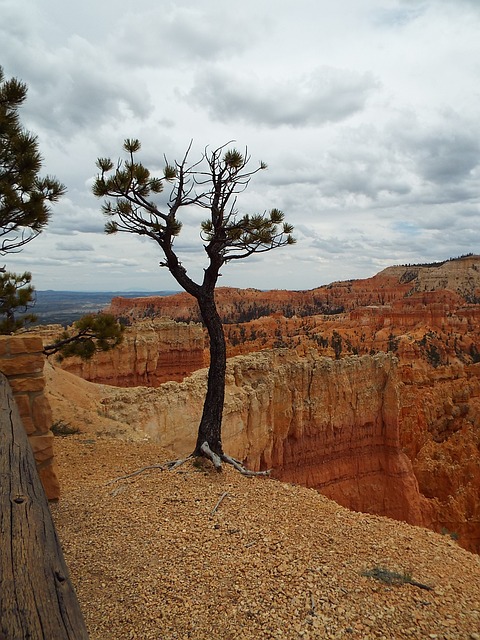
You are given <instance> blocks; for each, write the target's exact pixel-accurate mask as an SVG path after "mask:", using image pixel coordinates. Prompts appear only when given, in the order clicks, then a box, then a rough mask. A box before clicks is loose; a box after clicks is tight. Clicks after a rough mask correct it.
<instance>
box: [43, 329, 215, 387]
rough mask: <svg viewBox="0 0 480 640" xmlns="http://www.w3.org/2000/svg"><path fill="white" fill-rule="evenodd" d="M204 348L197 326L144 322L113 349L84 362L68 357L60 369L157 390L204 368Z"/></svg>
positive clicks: (119, 384)
mask: <svg viewBox="0 0 480 640" xmlns="http://www.w3.org/2000/svg"><path fill="white" fill-rule="evenodd" d="M48 340H49V341H50V340H51V336H48ZM204 349H205V345H204V335H203V329H202V327H201V326H200V325H198V324H185V323H179V322H174V321H173V320H169V319H168V318H163V319H157V320H144V321H142V322H137V323H136V324H135V325H134V326H133V327H127V328H126V330H125V333H124V340H123V342H122V344H121V345H120V346H119V347H117V348H116V349H113V350H112V351H104V352H100V353H97V354H95V356H94V357H93V358H92V359H91V360H88V361H84V360H81V359H80V358H68V359H66V360H64V361H63V362H62V364H61V366H62V368H64V369H65V370H66V371H70V372H71V373H75V374H76V375H78V376H80V377H82V378H84V379H85V380H89V381H91V382H97V383H101V384H111V385H115V386H118V387H132V386H137V385H145V386H150V387H158V386H159V385H160V384H162V383H163V382H166V381H167V380H178V381H181V380H183V379H184V378H185V377H186V376H188V375H190V373H192V371H195V370H197V369H201V368H202V367H204V366H205V360H204Z"/></svg>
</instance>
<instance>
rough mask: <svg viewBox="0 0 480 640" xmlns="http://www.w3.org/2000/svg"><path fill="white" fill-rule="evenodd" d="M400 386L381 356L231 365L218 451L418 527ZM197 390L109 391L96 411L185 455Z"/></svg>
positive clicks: (420, 505) (284, 356) (281, 355)
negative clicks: (133, 423)
mask: <svg viewBox="0 0 480 640" xmlns="http://www.w3.org/2000/svg"><path fill="white" fill-rule="evenodd" d="M401 386H402V383H401V382H400V380H399V378H398V375H397V370H396V361H395V359H394V358H392V357H391V356H388V355H385V354H378V355H376V356H373V357H371V356H364V357H361V358H359V357H352V358H345V359H342V360H338V361H334V360H330V359H328V358H322V357H319V356H318V354H316V353H315V352H311V353H310V354H308V356H306V357H300V356H298V355H297V354H296V353H294V352H291V351H288V350H274V351H264V352H260V353H256V354H251V355H249V356H241V357H236V358H232V359H231V360H229V363H228V373H227V398H226V403H225V412H224V426H223V440H224V447H225V449H226V450H227V451H228V452H229V453H230V454H232V455H234V456H235V457H238V458H240V459H242V460H245V461H246V463H247V465H249V466H250V467H252V468H254V469H259V468H267V467H268V468H272V469H273V475H274V476H275V477H277V478H280V479H282V480H285V481H289V482H296V483H299V484H303V485H306V486H309V487H314V488H316V489H318V490H319V491H321V492H322V493H324V494H325V495H327V496H328V497H331V498H333V499H334V500H336V501H338V502H339V503H340V504H343V505H344V506H347V507H349V508H352V509H356V510H359V511H365V512H368V513H376V514H381V515H387V516H390V517H393V518H397V519H400V520H405V521H406V522H409V523H411V524H426V523H427V520H428V517H427V515H426V514H427V512H428V509H429V507H428V501H427V500H426V499H425V498H423V497H422V496H421V494H420V492H419V490H418V484H417V481H416V478H415V475H414V473H413V469H412V465H411V463H410V461H409V459H408V458H407V456H406V455H405V454H404V453H403V452H402V450H401V446H400V439H399V430H398V425H399V423H398V419H399V410H400V403H399V391H400V387H401ZM204 391H205V371H200V372H197V373H195V374H194V375H192V376H191V377H190V378H188V379H187V380H185V381H184V382H183V383H181V384H178V383H174V382H168V383H166V384H164V385H162V386H161V387H159V388H158V389H137V390H133V389H131V390H129V391H128V393H125V392H118V393H117V394H114V395H113V396H111V397H109V398H108V399H105V400H104V403H103V407H104V412H105V415H106V416H107V417H108V418H110V419H112V418H113V419H116V420H119V421H122V422H125V421H127V422H128V421H130V420H137V421H138V420H141V422H142V426H143V428H144V429H145V431H146V432H147V433H148V434H149V436H150V437H151V438H152V439H154V440H155V441H158V442H160V443H161V444H162V445H163V446H165V447H169V448H171V449H172V450H173V451H174V452H175V453H177V454H178V455H184V454H188V453H189V452H190V451H191V450H192V449H193V448H194V444H195V438H196V429H197V425H198V421H199V418H200V414H201V409H202V404H203V397H204Z"/></svg>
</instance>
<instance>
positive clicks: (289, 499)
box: [52, 434, 480, 640]
mask: <svg viewBox="0 0 480 640" xmlns="http://www.w3.org/2000/svg"><path fill="white" fill-rule="evenodd" d="M56 456H57V461H58V467H59V476H60V481H61V485H62V498H61V500H60V502H59V503H58V504H55V505H52V512H53V515H54V520H55V523H56V526H57V530H58V532H59V536H60V539H61V541H62V544H63V548H64V552H65V556H66V560H67V564H68V565H69V567H70V571H71V574H72V579H73V582H74V584H75V587H76V590H77V594H78V597H79V600H80V603H81V606H82V609H83V612H84V615H85V618H86V622H87V626H88V629H89V632H90V637H91V639H92V640H110V639H111V640H124V639H125V640H126V639H138V640H149V639H152V640H153V639H155V640H173V639H182V640H183V639H187V638H193V639H195V640H202V639H207V638H208V639H209V640H216V639H222V640H234V639H235V640H236V639H238V640H248V639H255V640H259V639H270V638H281V639H285V640H289V639H292V640H293V639H303V640H306V639H308V638H351V639H352V640H353V639H361V640H368V639H369V638H392V639H393V638H395V639H398V638H421V639H422V640H423V639H425V638H427V639H428V638H442V639H455V640H456V639H467V640H480V557H479V556H476V555H474V554H471V553H469V552H467V551H465V550H463V549H461V548H460V547H458V546H457V544H456V543H455V542H454V541H452V540H451V539H450V538H448V537H445V536H440V535H437V534H435V533H433V532H431V531H427V530H424V529H421V528H417V527H411V526H408V525H405V524H403V523H399V522H395V521H392V520H389V519H387V518H381V517H376V516H368V515H364V514H357V513H353V512H350V511H348V510H346V509H344V508H342V507H340V506H338V505H337V504H336V503H334V502H331V501H329V500H327V499H326V498H324V497H323V496H321V495H319V494H318V493H316V492H315V491H313V490H309V489H305V488H302V487H299V486H292V485H289V484H284V483H280V482H277V481H274V480H270V479H264V478H253V479H249V478H245V477H243V476H241V475H240V474H238V473H237V472H235V471H233V469H230V468H227V469H225V471H224V472H223V473H221V474H217V473H215V472H214V471H213V470H212V469H211V468H210V466H209V465H208V464H207V463H205V464H202V463H192V462H187V463H185V464H184V465H183V466H182V467H180V468H179V469H178V470H176V471H173V472H169V471H161V470H158V469H157V470H150V471H146V472H145V473H142V474H140V475H137V476H134V477H130V478H126V479H122V480H117V481H115V482H111V481H112V480H114V479H115V478H118V476H123V475H125V474H127V473H129V472H132V471H134V470H136V469H138V468H141V467H143V466H145V465H150V464H155V463H161V462H164V461H166V460H167V459H168V454H167V453H166V452H165V451H163V450H162V449H160V448H159V447H158V446H156V445H152V444H151V443H146V442H145V443H141V442H122V441H119V440H115V439H113V438H102V437H90V436H88V435H85V434H83V435H76V436H70V437H65V438H57V439H56ZM380 567H381V568H383V569H386V570H388V571H390V572H395V573H397V574H401V575H402V576H404V578H403V579H402V580H399V579H398V578H397V580H396V581H395V580H393V582H392V583H385V582H382V581H380V580H378V579H375V578H373V577H367V576H365V575H362V574H363V573H365V572H368V571H372V570H377V571H378V568H380ZM374 572H375V571H374ZM392 578H394V576H392ZM405 580H407V582H405ZM408 581H416V582H418V583H420V584H421V585H424V586H428V587H431V590H428V589H424V588H421V586H417V585H415V584H411V582H408Z"/></svg>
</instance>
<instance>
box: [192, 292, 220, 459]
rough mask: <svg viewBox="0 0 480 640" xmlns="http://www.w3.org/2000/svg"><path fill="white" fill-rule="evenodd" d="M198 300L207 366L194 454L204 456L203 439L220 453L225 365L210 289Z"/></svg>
mask: <svg viewBox="0 0 480 640" xmlns="http://www.w3.org/2000/svg"><path fill="white" fill-rule="evenodd" d="M197 301H198V305H199V307H200V313H201V315H202V319H203V322H204V323H205V326H206V328H207V331H208V335H209V338H210V368H209V370H208V384H207V394H206V396H205V402H204V404H203V413H202V419H201V421H200V425H199V427H198V437H197V444H196V446H195V451H194V455H203V454H202V451H201V446H202V445H203V444H204V443H205V442H206V443H207V444H208V446H209V448H210V449H211V450H212V451H213V452H214V453H216V454H217V455H218V456H222V455H223V448H222V415H223V403H224V400H225V372H226V368H227V349H226V345H225V334H224V332H223V326H222V321H221V319H220V316H219V314H218V311H217V307H216V304H215V298H214V293H213V291H212V293H211V294H208V295H202V296H199V297H198V298H197Z"/></svg>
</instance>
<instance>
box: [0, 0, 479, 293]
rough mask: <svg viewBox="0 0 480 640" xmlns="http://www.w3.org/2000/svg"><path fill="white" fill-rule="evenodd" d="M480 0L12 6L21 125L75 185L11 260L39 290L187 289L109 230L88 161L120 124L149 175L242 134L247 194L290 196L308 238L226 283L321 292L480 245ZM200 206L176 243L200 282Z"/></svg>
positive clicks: (3, 26)
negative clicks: (21, 85) (136, 143)
mask: <svg viewBox="0 0 480 640" xmlns="http://www.w3.org/2000/svg"><path fill="white" fill-rule="evenodd" d="M479 7H480V4H479V3H478V2H477V0H391V1H389V2H388V3H386V2H385V1H384V0H362V2H358V0H341V1H340V2H338V3H326V2H317V1H314V0H298V2H296V3H295V5H292V3H291V2H288V1H287V0H278V2H276V3H275V7H274V9H272V5H268V6H267V4H266V3H259V2H256V1H254V0H245V2H244V3H243V4H242V7H241V10H240V11H239V10H237V9H235V8H234V7H233V6H231V5H228V4H225V3H219V2H218V0H205V2H202V3H198V2H194V1H193V0H178V1H177V2H175V3H161V4H159V3H156V2H154V0H138V1H137V3H136V4H135V7H133V6H132V5H131V3H130V2H126V0H117V1H116V2H115V3H114V2H113V0H105V2H102V3H98V2H96V1H94V0H85V1H84V2H82V3H77V4H73V5H71V6H69V9H68V11H65V5H64V3H63V2H62V1H61V0H42V3H38V2H35V0H22V2H18V1H17V0H3V1H2V21H1V23H0V39H1V42H2V45H3V47H2V60H0V64H2V65H3V66H4V68H5V72H6V74H7V75H8V76H16V77H18V78H20V79H22V80H24V81H25V82H26V83H27V84H28V87H29V95H28V100H27V103H26V105H25V106H24V107H23V108H22V112H21V117H22V122H24V123H25V125H26V126H27V127H28V128H29V129H31V130H32V131H34V132H35V133H36V134H37V135H38V137H39V142H40V148H41V151H42V154H43V155H44V158H45V162H44V173H53V174H55V175H56V176H57V177H58V178H59V179H60V180H61V181H63V182H65V183H66V185H67V187H68V194H67V196H66V197H65V198H63V199H62V201H61V203H59V204H58V205H57V206H55V207H54V210H53V215H52V219H51V223H50V225H49V227H48V229H47V230H46V231H45V232H44V233H43V234H42V235H41V236H40V237H39V238H38V239H36V240H35V241H34V242H32V243H30V244H29V245H28V246H27V247H26V248H25V250H24V251H23V252H22V253H20V254H16V255H14V256H13V255H12V256H9V259H8V268H9V269H11V270H21V269H29V270H31V271H32V272H33V274H34V280H35V283H36V285H37V287H38V288H57V289H68V288H75V289H85V290H87V289H92V288H93V289H110V290H115V289H116V290H118V289H119V288H125V289H148V288H150V289H156V290H158V289H172V288H175V287H176V285H175V283H174V282H173V281H172V280H171V277H170V276H169V274H168V272H167V271H166V270H165V269H160V268H159V267H158V263H159V261H160V260H161V255H160V253H159V249H158V247H157V246H156V245H155V244H154V243H152V242H148V241H146V240H141V239H139V238H138V237H128V236H125V235H123V236H121V235H117V236H115V237H106V236H105V235H104V234H103V226H104V219H103V216H102V214H101V211H100V208H101V202H100V201H97V200H95V198H94V197H93V195H92V194H91V192H90V189H91V183H92V178H93V176H94V175H95V172H96V169H95V160H96V158H97V157H98V156H111V157H112V158H116V157H117V155H119V154H121V146H122V142H123V139H124V138H126V137H138V138H140V139H141V141H142V144H143V146H142V159H143V160H144V161H145V163H146V164H148V166H150V167H152V168H153V169H154V170H159V169H160V168H161V166H162V164H163V161H164V154H166V155H167V157H168V158H169V160H170V161H171V160H173V159H174V158H179V157H181V156H182V154H183V153H184V151H185V149H186V147H187V146H188V144H189V142H190V140H191V139H192V138H193V139H194V146H193V150H192V156H191V157H192V160H194V159H196V158H197V157H198V156H199V155H200V154H201V152H202V151H203V149H204V147H205V146H206V145H211V146H212V147H215V146H217V145H220V144H222V143H224V142H226V141H227V140H231V139H234V140H236V141H237V143H236V144H238V146H239V147H240V148H241V149H243V148H244V147H245V145H248V150H249V152H250V154H251V155H252V164H256V163H257V162H258V161H259V160H265V161H266V162H267V163H268V165H269V169H268V171H266V172H262V173H261V174H260V175H258V176H255V178H254V179H253V180H252V182H251V184H250V186H249V189H248V190H247V191H246V192H245V193H243V194H242V195H241V196H240V199H239V208H240V209H241V211H245V212H257V211H260V212H261V211H264V210H266V209H269V208H271V207H272V206H277V207H279V208H280V209H282V210H283V211H284V212H285V214H286V217H287V219H288V220H289V221H291V222H292V223H293V224H294V225H295V226H296V228H297V231H296V235H297V237H298V243H297V245H295V246H294V247H292V248H288V249H282V250H279V251H277V252H273V253H270V254H265V255H264V256H256V257H254V258H253V259H252V260H250V261H247V262H245V263H241V264H237V263H236V264H234V265H228V266H227V267H226V268H225V269H224V272H223V276H222V284H224V285H228V284H234V285H236V286H254V287H258V288H269V287H281V288H292V289H300V288H313V287H315V286H318V285H319V284H322V283H325V282H329V281H332V280H337V279H341V278H355V277H366V276H369V275H372V274H373V273H375V272H376V271H378V270H380V269H381V268H383V267H385V266H387V265H388V264H393V263H399V262H420V261H421V262H423V261H432V260H441V259H445V258H448V257H450V256H455V255H460V254H462V253H467V252H469V251H474V252H478V251H480V249H479V241H480V225H479V224H478V220H479V214H480V196H479V182H480V181H479V179H480V143H479V141H480V125H479V123H478V112H479V107H480V90H479V89H478V60H479V59H480V42H479V38H478V32H479V28H480V10H479ZM203 217H204V212H200V213H199V214H195V213H192V212H187V213H186V216H185V225H184V229H183V231H182V234H181V236H180V237H179V238H178V250H179V253H180V254H181V259H182V261H183V263H184V264H185V265H186V266H187V267H188V268H189V270H190V269H191V270H192V273H193V274H194V275H195V277H201V276H202V269H203V267H204V266H205V251H204V249H203V245H202V243H201V242H200V240H199V236H198V223H199V221H200V220H201V219H203ZM16 265H18V267H17V266H16Z"/></svg>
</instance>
